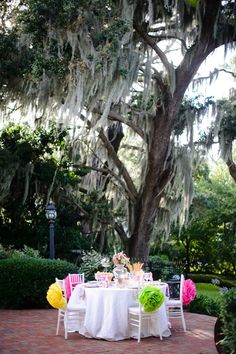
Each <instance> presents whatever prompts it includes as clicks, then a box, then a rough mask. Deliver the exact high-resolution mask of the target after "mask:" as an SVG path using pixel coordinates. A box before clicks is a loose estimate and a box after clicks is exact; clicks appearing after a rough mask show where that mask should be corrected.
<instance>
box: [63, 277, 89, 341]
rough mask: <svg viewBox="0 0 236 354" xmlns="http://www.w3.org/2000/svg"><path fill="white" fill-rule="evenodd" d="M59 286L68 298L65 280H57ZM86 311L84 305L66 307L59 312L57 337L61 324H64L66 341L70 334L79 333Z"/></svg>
mask: <svg viewBox="0 0 236 354" xmlns="http://www.w3.org/2000/svg"><path fill="white" fill-rule="evenodd" d="M56 282H57V284H58V285H59V286H60V287H61V290H62V293H63V294H65V298H66V290H65V289H66V287H65V280H60V279H58V278H56ZM85 311H86V306H85V305H84V304H78V305H73V306H68V304H67V305H66V307H65V308H63V309H59V310H58V318H57V330H56V335H58V333H59V328H60V323H61V322H64V331H65V339H67V338H68V333H69V332H77V331H78V327H79V321H80V320H81V319H82V317H83V316H84V314H85Z"/></svg>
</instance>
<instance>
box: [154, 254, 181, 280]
mask: <svg viewBox="0 0 236 354" xmlns="http://www.w3.org/2000/svg"><path fill="white" fill-rule="evenodd" d="M148 265H149V268H150V271H151V272H152V273H153V278H154V279H159V278H161V279H163V280H168V279H170V278H172V276H173V275H174V274H176V273H179V272H178V271H177V270H176V267H175V264H174V262H171V261H169V260H164V259H162V258H161V257H159V256H150V257H149V263H148Z"/></svg>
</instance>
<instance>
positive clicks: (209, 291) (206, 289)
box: [196, 283, 221, 299]
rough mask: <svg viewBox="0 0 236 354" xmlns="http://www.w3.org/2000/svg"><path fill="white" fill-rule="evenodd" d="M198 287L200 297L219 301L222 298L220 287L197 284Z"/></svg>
mask: <svg viewBox="0 0 236 354" xmlns="http://www.w3.org/2000/svg"><path fill="white" fill-rule="evenodd" d="M196 287H197V294H198V295H201V294H202V295H206V296H209V297H210V298H212V299H217V298H219V297H220V296H221V294H220V291H219V289H220V287H219V286H216V285H213V284H209V283H196Z"/></svg>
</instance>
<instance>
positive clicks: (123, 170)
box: [99, 129, 138, 201]
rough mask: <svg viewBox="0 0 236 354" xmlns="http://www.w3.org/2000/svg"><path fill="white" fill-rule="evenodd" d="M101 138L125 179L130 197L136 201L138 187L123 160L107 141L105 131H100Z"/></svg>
mask: <svg viewBox="0 0 236 354" xmlns="http://www.w3.org/2000/svg"><path fill="white" fill-rule="evenodd" d="M99 138H100V139H101V140H102V142H103V144H104V146H105V148H106V149H107V151H108V154H109V155H110V157H111V158H112V160H113V162H114V164H115V165H116V167H117V168H118V170H119V172H120V174H121V176H122V177H123V178H124V180H125V183H126V186H127V188H128V190H129V191H130V195H132V198H131V199H132V200H133V201H134V200H136V198H137V195H138V193H137V190H136V187H135V185H134V183H133V181H132V179H131V177H130V175H129V173H128V171H127V169H126V168H125V166H124V164H123V163H122V162H121V160H120V159H119V158H118V156H117V154H116V153H115V151H114V149H113V146H112V145H111V143H110V142H109V140H108V139H107V137H106V135H105V134H104V132H103V129H101V130H100V131H99Z"/></svg>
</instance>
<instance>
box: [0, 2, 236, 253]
mask: <svg viewBox="0 0 236 354" xmlns="http://www.w3.org/2000/svg"><path fill="white" fill-rule="evenodd" d="M2 3H3V5H1V9H2V16H1V21H2V24H3V26H2V28H3V29H2V30H1V37H2V38H1V39H2V41H1V43H2V44H1V47H0V51H1V54H2V59H1V69H2V76H1V80H0V83H1V87H2V88H1V100H2V102H4V104H5V107H6V104H7V103H8V107H9V104H10V106H11V107H12V109H14V108H15V107H16V106H15V102H20V104H21V107H22V109H26V108H28V109H29V108H30V109H31V111H33V112H34V115H35V120H36V122H37V123H42V122H44V121H45V120H46V119H47V118H48V117H49V116H50V118H51V119H52V117H53V115H54V117H55V119H57V121H58V124H62V125H66V124H70V125H71V126H72V127H73V133H72V137H73V138H74V149H73V152H74V154H73V158H75V152H76V147H78V145H79V146H80V147H81V146H82V144H77V143H78V141H79V140H80V139H81V138H82V133H84V135H85V136H86V145H84V148H83V150H84V151H85V152H84V153H83V151H81V150H80V154H81V155H82V156H83V157H84V162H85V163H86V164H88V163H90V166H91V167H92V168H93V169H94V171H96V175H95V177H96V178H94V177H92V174H91V178H90V180H89V181H88V176H86V180H85V181H84V182H87V186H89V187H90V188H92V187H93V186H96V187H99V188H100V189H103V190H104V191H105V190H106V192H108V191H109V192H110V195H111V193H113V198H114V200H115V202H116V203H117V201H118V200H122V196H124V197H125V200H126V202H127V210H128V212H127V216H126V224H124V223H123V222H121V221H122V220H121V219H117V220H115V221H114V228H115V229H116V231H117V232H118V234H119V235H120V237H121V239H122V241H123V242H124V245H125V248H126V250H127V252H128V253H129V255H130V256H131V257H134V258H143V259H144V260H146V259H147V256H148V253H149V244H150V239H151V237H152V232H153V227H154V224H155V222H157V223H158V224H160V223H161V220H162V221H163V220H164V221H165V222H167V220H170V219H171V217H172V216H176V215H177V214H178V213H179V212H180V211H181V210H182V216H183V220H184V219H185V218H186V216H187V208H188V206H189V204H190V203H191V196H192V184H191V178H190V177H191V170H192V163H191V161H192V156H193V154H192V149H193V144H192V141H193V140H192V138H193V130H192V123H193V115H192V114H190V115H189V116H186V117H185V119H184V120H182V121H181V122H179V117H180V115H179V111H180V107H181V103H182V100H183V97H184V94H185V92H186V90H187V88H188V86H189V84H190V82H191V80H192V79H193V77H194V76H195V74H196V72H197V70H198V68H199V66H200V65H201V64H202V62H203V61H204V60H205V59H206V57H207V56H208V55H209V54H210V53H211V52H213V51H214V50H215V49H216V48H217V47H219V46H221V45H226V46H228V45H230V44H233V43H234V41H235V39H236V38H235V37H236V32H235V28H236V26H235V8H236V7H235V1H233V0H229V1H220V0H176V1H174V0H173V1H172V0H152V1H140V0H133V1H129V0H116V1H109V0H107V1H100V0H90V1H88V0H87V1H80V2H78V1H77V0H67V1H62V0H61V1H59V0H47V1H46V0H45V1H44V2H42V1H40V0H22V1H15V2H14V5H15V6H13V7H11V2H10V3H9V1H7V0H5V1H3V2H2ZM9 4H10V5H9ZM9 23H10V24H11V25H8V24H9ZM177 47H179V48H180V49H181V58H180V56H179V55H178V54H177V52H175V50H176V48H177ZM173 51H174V52H173ZM173 53H176V54H174V55H173ZM134 82H139V83H140V82H141V83H142V85H141V88H140V87H139V86H138V84H136V85H134V86H133V84H134ZM17 107H18V106H17ZM59 112H60V113H59ZM114 121H118V122H120V123H122V125H125V126H127V127H128V128H127V129H129V130H133V131H134V133H135V134H136V136H137V137H139V139H140V140H142V142H143V143H142V147H141V148H140V150H139V157H140V159H139V160H140V162H141V164H140V166H141V167H140V169H137V170H136V171H135V172H136V173H133V172H134V171H130V168H129V167H128V166H125V164H124V160H122V155H120V154H119V150H120V149H119V148H120V147H121V145H120V141H119V144H118V146H116V149H115V148H114V146H113V145H112V140H111V139H109V134H108V132H109V130H108V131H107V127H108V126H109V125H110V124H113V123H114ZM82 123H84V125H83V129H82V130H81V129H79V127H78V126H79V125H81V124H82ZM181 124H182V125H183V126H184V125H186V126H188V127H189V131H190V134H189V136H190V147H191V148H190V147H188V148H186V149H183V147H180V146H177V148H176V147H175V148H174V143H175V142H176V139H174V135H175V132H176V130H178V129H179V126H180V125H181ZM117 127H119V129H120V125H117ZM112 136H113V137H114V134H112ZM91 137H93V139H90V138H91ZM84 142H85V140H84V138H83V144H84ZM133 142H134V144H133V145H135V146H134V148H137V147H138V148H139V146H137V145H138V143H137V142H136V140H135V139H133ZM140 145H141V144H140ZM126 151H127V150H126ZM89 152H92V154H91V158H90V159H89ZM126 155H127V153H126ZM126 162H127V160H126ZM108 173H109V177H108ZM137 174H138V175H139V177H138V178H137ZM131 175H132V176H133V177H135V181H134V180H133V179H132V178H131ZM98 177H99V178H98ZM108 178H109V185H110V188H109V186H108V184H107V180H108ZM111 186H112V188H111ZM115 189H117V191H118V193H117V194H116V197H114V191H115ZM121 195H122V196H121ZM115 198H116V199H115ZM124 226H125V227H124Z"/></svg>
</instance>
